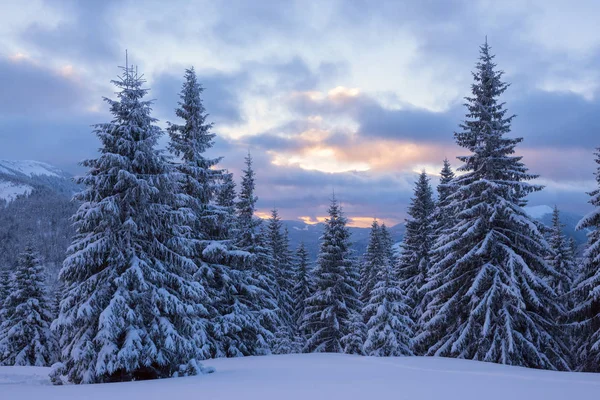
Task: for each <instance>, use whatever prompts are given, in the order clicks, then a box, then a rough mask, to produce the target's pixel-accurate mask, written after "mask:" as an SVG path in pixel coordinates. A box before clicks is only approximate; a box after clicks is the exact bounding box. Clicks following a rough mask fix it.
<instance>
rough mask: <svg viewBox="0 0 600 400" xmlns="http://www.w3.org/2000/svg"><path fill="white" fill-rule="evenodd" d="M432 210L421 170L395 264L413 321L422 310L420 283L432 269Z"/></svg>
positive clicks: (419, 315) (416, 319)
mask: <svg viewBox="0 0 600 400" xmlns="http://www.w3.org/2000/svg"><path fill="white" fill-rule="evenodd" d="M434 209H435V203H434V201H433V190H432V189H431V185H430V183H429V178H428V177H427V174H426V173H425V171H423V172H421V174H420V175H419V179H418V180H417V182H416V183H415V189H414V194H413V198H412V199H411V203H410V206H409V207H408V215H409V218H407V220H406V231H405V233H404V238H403V240H402V247H401V252H400V257H399V259H398V265H397V271H398V274H399V281H400V288H401V289H402V291H403V292H404V293H405V294H406V295H407V296H408V298H409V299H410V304H409V305H410V307H411V308H412V318H413V319H414V320H415V321H418V320H419V318H420V317H421V314H422V313H423V308H424V305H423V301H422V300H423V297H424V291H423V286H424V285H425V282H426V281H427V279H428V277H429V272H430V268H431V262H430V251H431V244H432V240H433V234H434V232H433V229H434V220H433V214H434Z"/></svg>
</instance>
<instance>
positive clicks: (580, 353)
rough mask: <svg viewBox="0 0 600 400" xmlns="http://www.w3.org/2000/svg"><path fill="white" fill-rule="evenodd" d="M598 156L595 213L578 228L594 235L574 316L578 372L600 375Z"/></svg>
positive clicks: (599, 155) (598, 159)
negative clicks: (576, 333)
mask: <svg viewBox="0 0 600 400" xmlns="http://www.w3.org/2000/svg"><path fill="white" fill-rule="evenodd" d="M595 155H596V160H595V161H596V164H598V165H599V167H598V169H597V171H596V173H595V175H596V182H597V184H598V186H599V188H598V189H595V190H593V191H592V192H590V193H589V195H590V197H591V198H590V200H589V202H590V204H591V205H592V206H593V207H594V210H593V211H591V212H590V213H588V214H587V215H586V216H585V217H583V219H582V220H581V221H579V224H578V225H577V229H589V230H590V231H589V233H588V241H587V246H586V249H585V252H584V254H583V260H582V264H581V271H580V276H579V278H578V279H577V283H576V285H575V287H574V290H573V293H574V300H575V301H574V306H573V308H572V309H571V312H570V316H571V320H572V322H573V324H574V326H575V327H576V328H577V332H578V333H579V335H578V341H577V348H576V354H575V356H576V357H577V364H578V369H579V370H581V371H587V372H600V148H598V149H597V151H596V153H595Z"/></svg>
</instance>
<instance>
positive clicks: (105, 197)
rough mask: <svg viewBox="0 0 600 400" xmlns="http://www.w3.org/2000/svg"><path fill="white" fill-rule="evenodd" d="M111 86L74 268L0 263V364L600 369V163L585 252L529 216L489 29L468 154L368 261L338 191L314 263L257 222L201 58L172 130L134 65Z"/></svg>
mask: <svg viewBox="0 0 600 400" xmlns="http://www.w3.org/2000/svg"><path fill="white" fill-rule="evenodd" d="M112 83H113V84H114V86H115V88H116V91H117V93H116V98H114V99H110V98H105V100H106V106H107V107H108V108H109V110H110V113H111V115H112V119H111V120H110V121H109V122H106V123H102V124H98V125H95V126H94V129H93V134H94V135H96V136H97V138H98V140H99V143H100V151H99V153H98V155H97V157H96V158H92V159H87V160H85V161H83V162H82V163H81V165H82V166H83V167H84V168H85V169H86V173H85V175H83V176H82V177H80V178H77V180H76V182H75V183H76V184H77V185H79V187H81V188H82V189H81V190H80V191H79V192H77V193H76V194H75V196H74V203H73V204H76V205H77V207H74V208H75V210H74V214H73V217H72V219H71V221H70V223H72V227H62V226H61V229H63V230H64V231H65V232H67V231H68V232H70V231H71V230H72V238H68V240H66V241H65V243H63V242H60V243H59V244H58V245H57V246H58V248H53V249H52V254H53V260H52V261H53V263H56V262H57V260H60V259H64V261H62V266H60V268H59V269H60V271H59V273H58V282H56V283H54V282H52V284H49V281H48V275H49V274H48V268H49V265H48V264H47V263H46V261H45V260H44V259H42V258H41V257H40V255H39V253H40V250H41V249H40V248H38V245H39V243H37V240H35V237H34V236H32V237H31V238H30V239H31V240H26V239H27V238H22V237H19V238H14V237H13V238H11V239H10V240H11V241H10V243H21V242H25V241H26V242H27V243H28V245H27V246H26V247H25V248H23V249H15V248H13V247H15V246H14V245H10V243H9V242H8V241H6V243H5V244H4V245H3V246H5V247H3V248H6V249H8V248H10V252H12V253H14V256H12V253H10V254H9V251H8V250H5V253H6V254H4V255H3V257H2V258H1V259H2V260H3V262H4V264H10V263H11V262H12V261H11V260H15V259H16V261H14V265H12V264H11V265H2V267H3V268H2V269H1V270H0V274H1V275H0V365H5V366H13V365H15V366H47V367H50V366H51V367H52V370H51V371H52V372H51V380H52V382H53V383H54V384H56V385H61V384H67V383H72V384H89V383H105V382H122V381H132V380H144V379H156V378H166V377H175V376H188V375H197V374H204V373H210V372H212V368H210V367H208V366H205V365H204V364H203V361H204V360H207V359H214V358H225V357H244V356H260V355H268V354H291V353H322V352H327V353H345V354H354V355H362V356H376V357H395V356H438V357H450V358H460V359H469V360H478V361H486V362H491V363H498V364H506V365H514V366H522V367H529V368H536V369H548V370H559V371H585V372H600V166H599V167H598V170H597V171H596V173H595V175H596V181H597V183H598V188H597V189H596V190H594V191H592V192H591V193H589V195H590V199H589V202H590V203H591V205H592V206H593V207H594V209H593V211H592V212H591V213H589V214H588V215H586V216H585V217H584V218H583V219H582V220H581V221H580V222H579V224H578V228H577V229H579V230H581V231H584V232H586V233H587V238H588V240H587V243H586V245H585V249H584V250H583V252H581V251H579V249H578V248H577V246H576V244H575V241H574V240H573V238H570V237H567V236H566V235H565V234H564V232H563V230H562V225H561V221H560V210H559V209H558V208H556V207H555V208H554V213H553V218H552V225H551V226H550V227H548V226H544V225H543V224H542V223H541V222H539V221H537V220H535V219H534V218H532V217H531V216H530V215H528V214H527V213H526V212H525V211H524V209H523V207H525V206H526V205H527V196H528V195H529V194H531V193H533V192H537V191H541V190H543V186H541V185H538V184H536V183H534V182H531V181H532V180H535V179H536V178H537V175H534V174H531V173H529V172H528V168H527V166H526V165H525V162H524V160H523V158H522V157H521V156H519V155H516V154H515V152H516V151H517V147H518V145H519V144H520V143H521V142H522V140H523V139H522V138H519V137H512V136H511V123H512V121H513V119H514V118H515V116H514V115H512V114H511V113H510V112H509V111H508V107H507V104H505V103H504V102H503V101H502V95H503V93H504V92H505V91H506V90H508V89H509V83H507V82H505V81H504V78H503V71H502V70H501V69H499V68H498V66H497V65H496V63H495V61H494V55H493V54H492V52H491V48H490V46H489V45H488V43H487V40H486V42H485V43H484V44H483V45H482V46H481V47H480V53H479V59H478V60H477V62H476V65H475V68H474V71H473V83H472V86H471V94H470V95H469V97H467V98H466V99H465V116H464V120H463V121H456V122H457V127H458V128H457V131H456V132H455V133H454V138H455V141H456V144H457V145H459V146H460V147H461V149H462V150H463V151H464V154H465V155H463V156H460V157H458V160H457V162H456V164H454V162H451V161H449V160H447V159H446V160H443V169H442V170H441V171H439V176H440V183H439V184H438V185H437V186H436V187H433V185H432V184H431V182H430V176H428V174H427V173H426V172H425V171H423V172H422V173H421V174H419V176H418V178H417V180H416V181H415V183H414V192H413V196H412V199H411V203H410V206H409V208H408V210H407V214H408V218H407V219H406V222H405V228H406V230H405V233H404V236H403V239H402V242H401V244H400V246H399V248H396V247H395V246H394V241H393V239H392V237H391V235H390V232H389V227H387V226H386V225H385V223H381V222H380V221H378V220H377V219H374V220H373V223H372V227H371V230H370V236H369V242H368V246H367V248H366V251H365V252H364V254H355V252H354V251H353V249H352V236H351V234H350V231H349V228H348V226H347V222H348V221H347V219H346V217H345V214H344V209H343V201H344V199H343V198H339V196H336V195H335V194H332V196H331V199H330V207H329V210H328V218H327V220H326V222H325V230H324V232H323V235H322V237H321V238H320V244H319V252H318V256H317V259H316V262H314V263H313V262H312V260H311V259H310V257H309V255H308V252H307V250H306V248H305V246H304V245H302V244H301V245H300V246H299V247H298V248H291V246H290V244H289V234H288V232H287V230H286V229H285V228H284V226H283V224H282V222H281V218H280V216H279V213H278V210H277V209H273V210H272V213H271V217H270V218H269V219H268V220H266V221H263V220H261V219H260V218H258V216H257V215H256V202H257V197H256V194H255V190H256V184H255V179H256V173H257V171H255V170H254V168H253V159H252V155H251V154H250V153H248V155H247V157H246V159H245V169H244V170H243V172H242V176H241V177H240V178H241V184H240V185H239V187H238V185H236V184H235V180H234V176H233V174H232V173H230V172H229V171H228V170H226V169H223V168H221V167H220V166H219V163H220V161H221V158H220V157H216V158H210V157H208V156H207V155H206V152H207V151H208V150H209V149H211V147H212V146H213V142H214V138H215V134H214V133H213V124H212V123H211V122H210V121H209V116H208V112H207V109H206V108H205V105H204V102H203V90H204V89H203V86H202V83H201V82H199V80H198V77H197V75H196V72H195V70H194V68H193V67H192V68H189V69H187V70H186V71H185V74H184V76H183V84H182V88H181V92H180V94H179V102H178V104H174V105H173V106H174V107H176V115H177V117H178V120H177V121H172V122H168V128H167V129H166V130H165V131H163V129H161V128H160V127H159V126H158V125H157V122H158V121H157V120H156V119H155V118H154V117H153V116H152V104H153V102H152V101H151V100H148V98H147V94H148V90H149V89H148V88H146V87H145V81H144V78H143V75H142V74H141V73H140V72H138V69H137V67H135V66H131V65H129V64H128V63H126V65H125V67H122V68H121V75H120V77H119V79H117V80H115V81H113V82H112ZM208 111H210V110H208ZM519 118H527V115H520V116H519ZM448 134H451V133H448ZM163 135H167V136H168V139H169V144H168V147H167V149H161V148H159V146H158V141H159V139H160V138H161V137H162V136H163ZM599 145H600V144H599ZM595 156H596V162H597V163H598V164H599V165H600V150H599V151H598V152H597V153H595ZM592 173H593V171H590V174H592ZM31 201H40V198H32V200H31ZM7 207H8V206H7ZM67 210H68V212H71V211H72V210H71V209H69V208H67ZM15 215H17V218H18V214H15ZM31 224H32V226H33V225H35V221H32V222H31ZM17 239H18V240H17ZM67 242H68V243H67ZM63 245H64V247H65V248H64V249H62V248H61V246H63ZM9 255H10V257H9ZM53 265H54V264H53ZM53 268H54V267H53Z"/></svg>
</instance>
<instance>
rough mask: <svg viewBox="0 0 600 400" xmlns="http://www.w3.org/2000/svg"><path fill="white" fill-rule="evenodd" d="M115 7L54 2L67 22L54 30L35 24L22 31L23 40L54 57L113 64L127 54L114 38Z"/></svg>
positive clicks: (101, 1)
mask: <svg viewBox="0 0 600 400" xmlns="http://www.w3.org/2000/svg"><path fill="white" fill-rule="evenodd" d="M114 4H117V2H115V1H114V0H91V1H86V2H85V3H81V2H78V1H76V0H69V1H61V2H53V3H52V6H53V7H54V8H55V9H57V11H58V12H60V13H61V14H63V15H67V16H68V18H65V19H64V20H63V21H60V22H59V23H57V24H56V25H54V26H47V25H45V24H41V23H39V22H34V23H32V24H30V25H29V26H27V28H26V29H24V30H23V31H22V33H21V38H22V40H23V41H24V42H25V43H26V44H27V45H29V46H31V47H33V48H36V49H39V50H43V51H44V52H51V53H52V54H53V56H54V57H61V58H66V59H71V60H78V61H85V62H87V63H91V64H93V63H107V62H108V63H111V62H114V61H115V60H117V59H120V57H121V52H123V51H124V49H122V48H120V44H119V39H121V38H119V37H117V36H115V34H114V33H115V25H114V22H113V15H114V13H118V9H114V8H113V6H114ZM125 42H126V40H125Z"/></svg>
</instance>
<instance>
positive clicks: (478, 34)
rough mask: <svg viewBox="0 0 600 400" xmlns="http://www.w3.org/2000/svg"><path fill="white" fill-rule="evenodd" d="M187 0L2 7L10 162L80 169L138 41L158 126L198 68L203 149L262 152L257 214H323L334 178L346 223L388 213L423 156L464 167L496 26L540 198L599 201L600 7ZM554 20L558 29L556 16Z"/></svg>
mask: <svg viewBox="0 0 600 400" xmlns="http://www.w3.org/2000/svg"><path fill="white" fill-rule="evenodd" d="M117 4H119V8H118V9H117V7H116V5H117ZM176 4H177V5H179V6H180V7H174V8H173V9H170V10H163V11H164V12H161V13H156V12H155V11H156V10H158V9H159V8H160V3H159V2H147V3H144V9H145V11H144V12H142V13H141V15H140V16H139V17H137V15H136V12H137V11H138V10H137V8H138V6H136V5H135V4H133V3H125V4H121V3H115V2H83V3H79V2H60V3H59V2H49V1H39V2H35V3H29V4H27V5H25V6H23V5H21V4H19V3H18V2H12V1H9V2H8V3H6V4H5V5H4V6H3V8H4V10H3V11H4V12H3V15H2V16H1V17H0V20H1V21H2V22H3V24H2V26H3V27H2V28H0V29H2V33H3V36H2V39H1V40H0V43H1V44H0V48H1V49H2V50H1V51H0V77H3V78H4V79H3V81H4V83H5V85H4V88H3V91H2V93H1V94H0V140H2V143H3V146H2V148H0V158H2V159H4V158H11V159H33V160H39V161H44V162H48V163H50V164H51V165H56V166H57V167H60V168H62V169H64V170H67V171H69V172H72V173H73V172H74V173H78V172H80V171H81V170H80V169H79V167H77V162H79V161H80V160H82V159H85V158H89V157H94V155H95V152H96V149H97V148H98V146H99V142H98V140H97V138H96V137H95V135H93V133H92V129H91V128H90V125H91V124H94V123H102V122H106V121H108V118H109V113H108V108H107V106H106V104H104V103H103V101H102V97H103V96H106V97H112V96H113V92H114V88H113V87H112V86H111V84H110V80H111V79H114V78H115V76H116V75H117V74H118V72H119V71H118V68H117V66H118V65H122V64H123V61H124V59H125V49H128V52H129V59H130V62H132V63H133V64H136V65H138V66H139V69H140V72H141V73H143V74H144V76H145V77H146V79H147V85H146V86H147V87H149V88H150V89H151V92H150V96H149V97H150V98H155V99H156V102H155V105H154V116H155V117H156V118H158V119H159V120H160V123H159V124H160V125H161V126H162V127H163V128H164V127H165V126H166V125H165V124H166V121H177V119H176V117H175V116H174V109H175V107H176V105H177V95H178V93H179V90H180V87H181V84H182V83H183V73H184V69H185V68H186V67H189V66H194V67H195V68H196V71H197V73H198V76H199V80H200V82H201V83H202V85H203V86H204V88H205V91H204V93H203V99H204V105H205V107H206V109H207V112H208V113H209V114H210V116H209V119H210V120H211V121H212V122H214V124H215V125H214V129H213V132H214V133H216V134H217V140H216V143H215V146H214V147H213V148H212V149H210V151H209V152H208V154H210V155H214V156H224V160H223V163H222V164H220V165H221V166H222V167H224V168H228V169H229V170H231V171H232V172H234V174H235V179H236V182H239V177H240V170H241V167H242V164H243V156H244V154H245V153H246V152H247V151H250V152H251V153H252V155H253V158H254V160H255V166H256V172H257V193H258V197H259V202H258V213H257V215H259V216H265V215H266V214H267V213H269V210H270V209H272V208H274V207H276V208H278V210H279V211H280V214H281V216H282V217H283V218H285V219H287V220H299V221H304V222H307V223H315V222H318V221H322V220H323V219H324V217H325V216H326V214H327V213H326V210H327V206H328V202H329V197H330V193H331V190H332V189H335V191H336V193H337V194H338V197H339V199H340V201H341V202H342V204H343V205H344V210H345V212H346V215H347V217H348V218H349V219H350V221H351V224H353V225H358V226H363V227H364V226H368V225H370V223H371V221H372V220H373V218H377V219H379V220H380V221H384V222H386V223H387V224H388V225H390V226H393V225H396V224H397V223H401V222H402V221H403V220H404V217H405V216H406V208H407V205H408V203H409V199H410V196H411V195H412V190H413V184H414V181H415V180H416V178H417V174H418V173H419V172H420V171H421V170H422V169H425V170H426V171H427V172H428V174H429V175H430V176H431V177H432V184H433V185H435V184H437V180H436V176H437V174H438V172H439V170H440V169H441V163H442V160H443V159H444V158H445V157H447V158H448V159H449V160H450V161H451V163H452V167H453V168H454V169H455V168H456V167H458V166H459V165H460V163H459V162H458V161H457V160H456V159H455V157H456V156H457V155H460V154H465V151H464V150H462V149H459V148H458V147H457V146H456V145H455V144H454V138H453V132H454V131H455V130H457V129H458V125H459V123H460V122H461V121H462V119H463V118H464V114H465V109H464V106H463V105H462V103H463V100H462V98H463V97H464V96H466V95H469V90H470V85H471V80H472V76H471V71H473V69H474V66H475V63H476V61H477V57H478V52H479V45H481V44H482V43H483V41H484V38H485V37H486V36H487V38H488V41H489V43H490V45H491V47H492V52H493V53H494V54H495V55H496V59H495V61H496V63H497V64H498V67H499V68H500V69H501V70H504V71H505V72H506V74H505V76H504V79H505V80H506V81H508V82H509V83H511V86H510V87H509V89H508V91H507V92H506V94H505V95H504V96H503V100H505V101H506V103H507V109H508V112H509V113H514V114H517V117H516V118H515V120H514V123H513V126H512V128H513V129H512V133H511V136H521V137H523V138H524V141H523V143H522V144H521V145H519V146H518V147H517V151H518V154H519V155H523V157H524V158H523V160H524V163H525V165H526V166H527V167H529V169H530V171H531V172H532V173H536V174H540V175H541V176H540V179H538V180H537V182H539V183H541V184H544V185H545V186H546V189H544V190H543V191H542V192H539V193H534V194H532V195H530V196H529V205H530V206H536V205H550V206H552V205H555V204H556V205H558V207H559V208H560V209H561V210H565V211H569V212H574V213H577V214H584V213H585V212H586V211H587V210H589V209H590V205H589V204H588V196H587V195H586V191H589V190H591V189H592V188H593V187H594V183H595V181H594V176H593V172H594V161H593V149H594V148H595V147H597V146H598V145H600V144H599V143H597V142H596V140H595V136H597V135H596V131H597V130H598V128H600V127H598V126H597V125H598V122H596V121H595V119H596V118H595V115H597V114H598V111H600V102H599V101H598V96H597V94H598V88H599V87H600V75H599V74H598V70H599V68H598V67H599V66H600V62H599V60H600V58H599V55H600V51H599V50H600V40H597V39H596V38H595V37H594V35H590V34H589V32H594V30H595V20H594V18H593V15H594V12H591V10H593V9H596V10H597V11H600V4H597V3H594V2H589V3H587V4H586V5H587V7H585V8H586V9H587V12H584V11H583V10H584V7H581V8H580V11H576V10H571V7H570V5H569V4H568V3H564V2H553V3H551V4H549V3H548V2H531V3H528V4H527V5H524V4H521V3H518V2H514V3H513V2H507V3H502V4H490V3H485V2H473V3H470V2H443V1H439V2H435V1H434V2H427V3H426V4H416V3H405V4H399V3H396V4H369V3H368V2H360V1H356V2H343V3H341V2H326V3H321V2H319V3H317V2H311V3H304V2H292V3H286V4H282V3H279V2H260V3H259V4H254V5H252V6H250V5H249V3H246V2H243V1H241V2H232V3H229V4H228V5H227V7H224V6H223V5H214V4H213V5H211V4H210V3H206V4H204V3H203V4H200V3H197V2H183V1H180V2H177V3H176ZM182 8H185V10H186V17H185V18H183V19H181V20H179V21H178V24H177V26H174V25H173V24H171V23H170V21H172V20H173V18H175V17H174V15H175V14H173V13H179V11H180V10H181V9H182ZM290 11H291V12H290ZM133 15H136V18H132V16H133ZM497 17H502V18H501V20H500V21H496V18H497ZM306 21H310V23H308V24H307V23H306ZM424 21H426V22H427V24H426V26H425V25H424V24H422V22H424ZM495 21H496V22H495ZM556 23H560V27H561V36H560V37H558V38H557V37H556V35H555V34H554V31H553V30H552V29H549V28H548V27H549V26H555V25H556ZM106 26H109V27H110V28H111V29H110V30H108V31H109V32H110V33H109V34H107V33H105V32H106ZM126 26H127V29H125V27H126ZM78 33H81V34H78ZM157 50H158V51H157ZM565 57H566V58H567V59H568V62H567V63H565V61H564V60H565ZM7 78H9V79H7ZM163 139H164V140H163V142H162V145H163V146H164V144H165V143H166V137H163Z"/></svg>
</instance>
